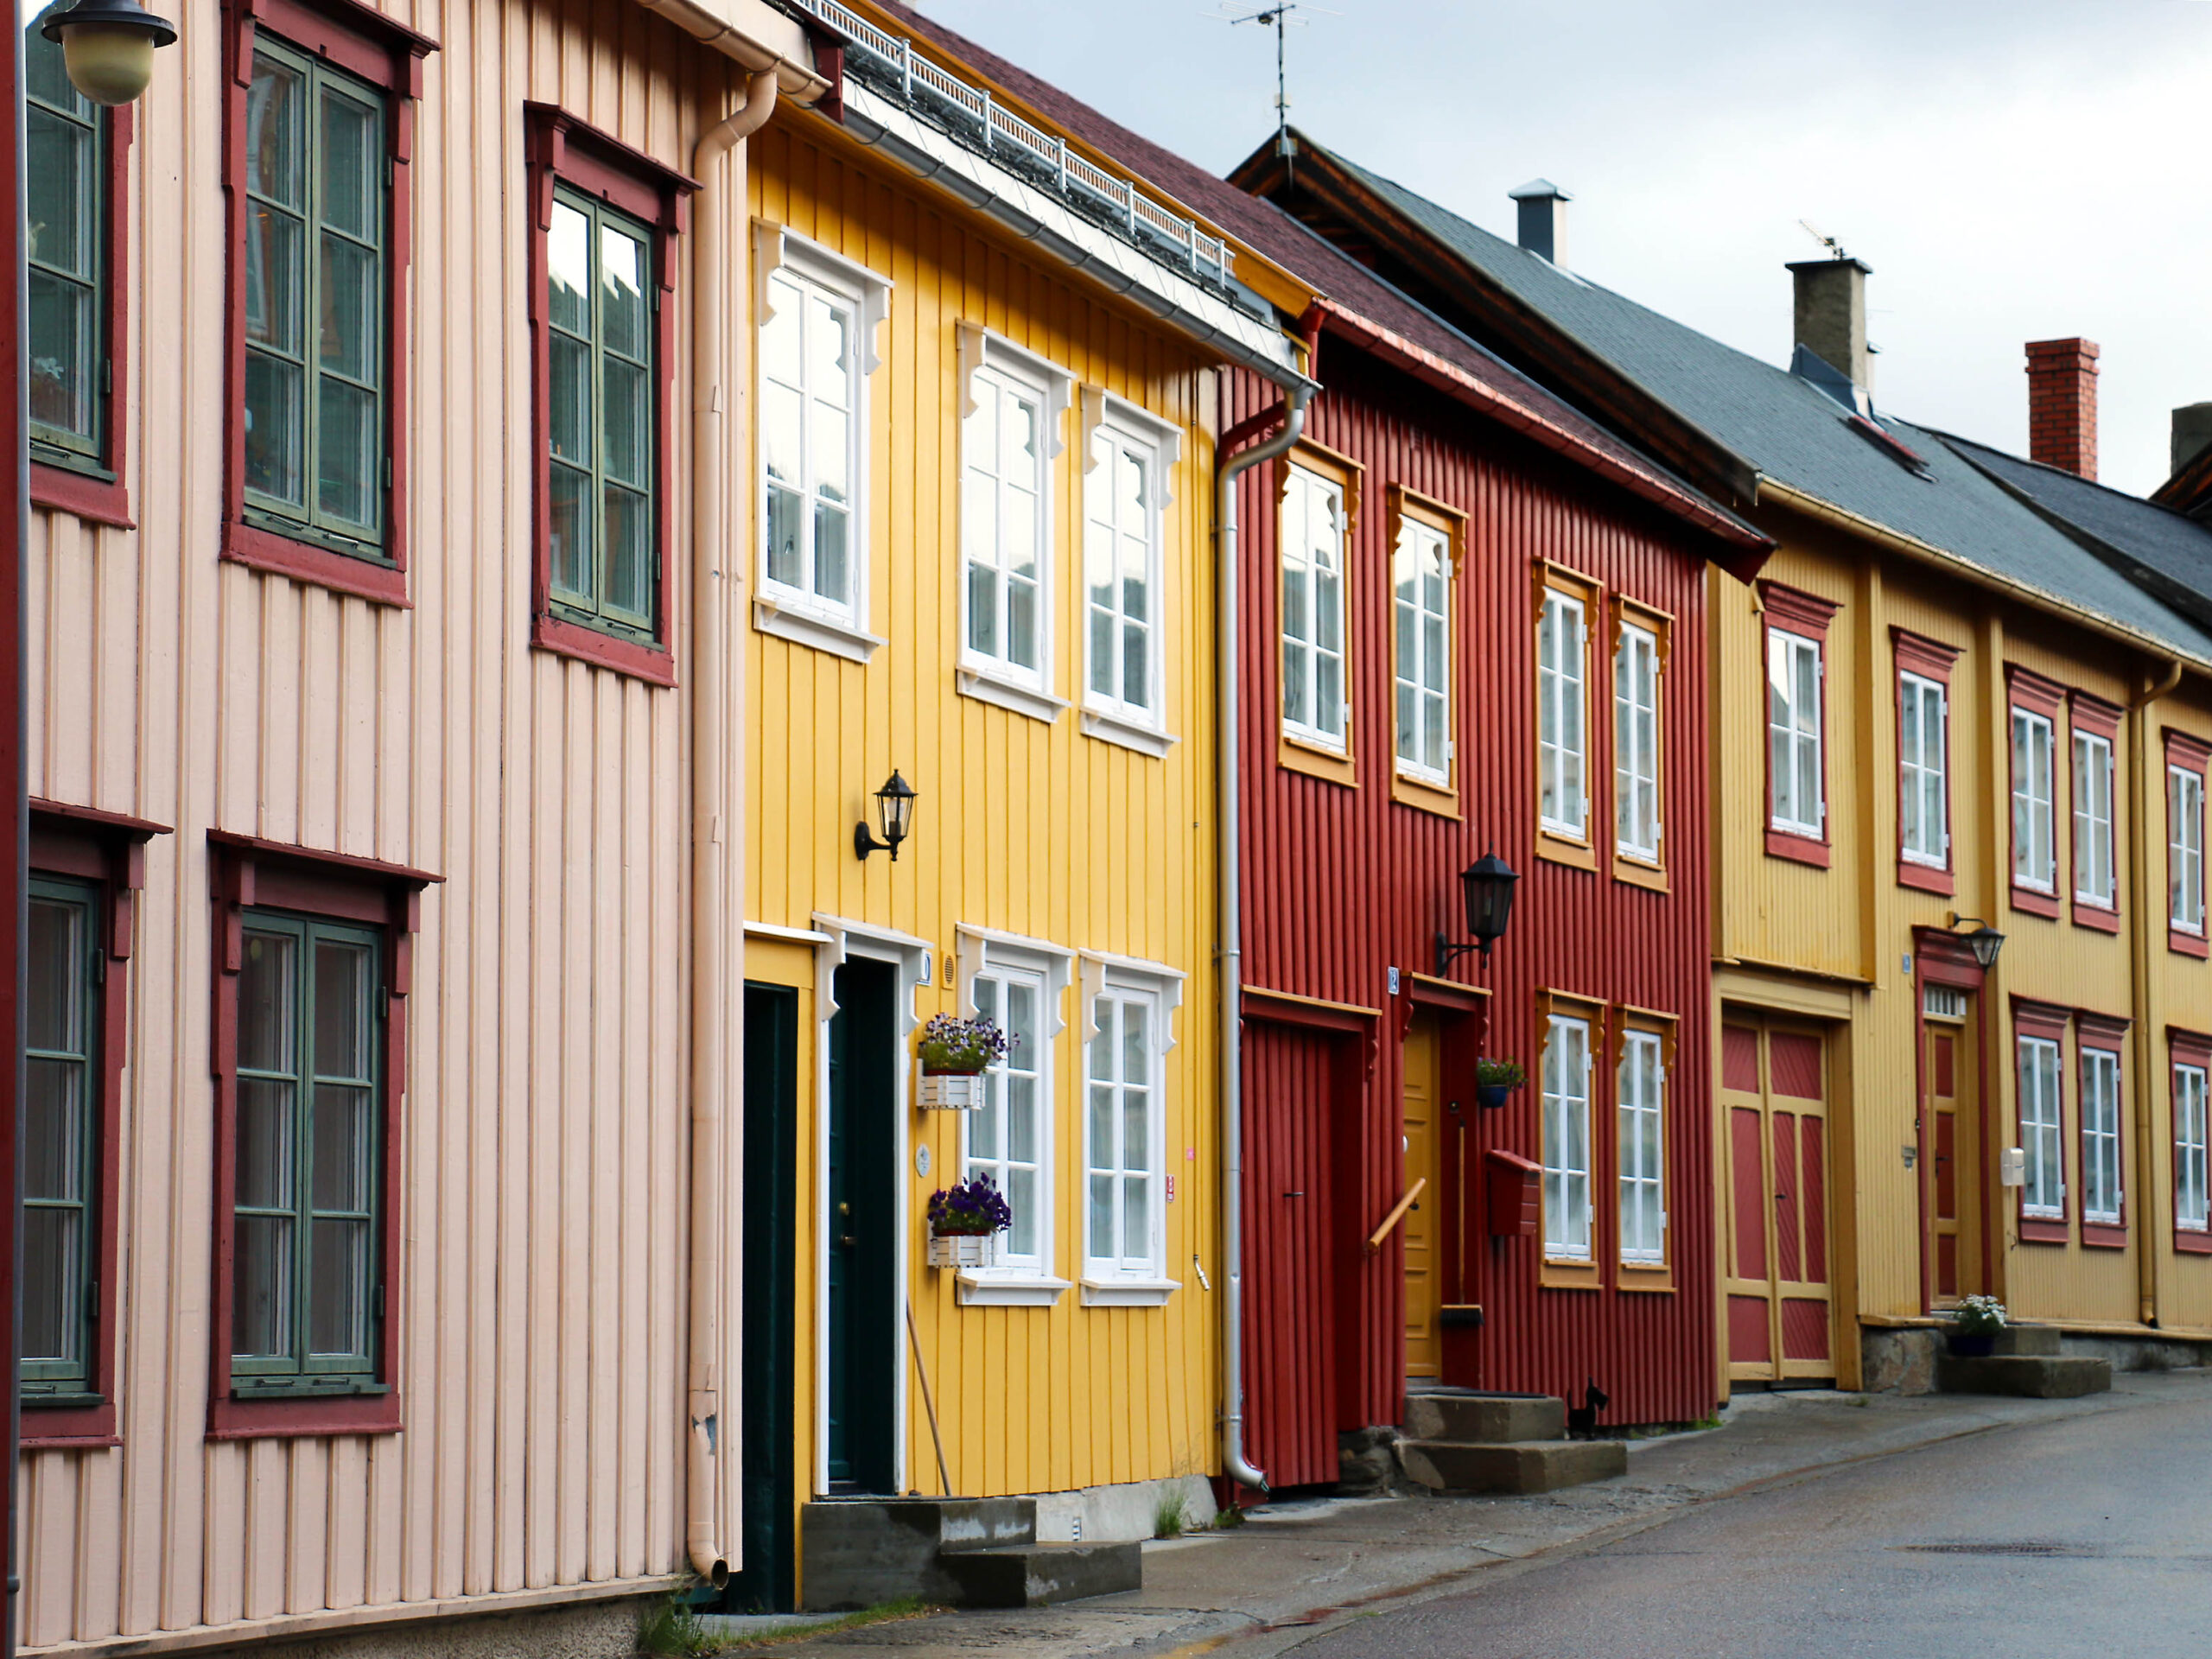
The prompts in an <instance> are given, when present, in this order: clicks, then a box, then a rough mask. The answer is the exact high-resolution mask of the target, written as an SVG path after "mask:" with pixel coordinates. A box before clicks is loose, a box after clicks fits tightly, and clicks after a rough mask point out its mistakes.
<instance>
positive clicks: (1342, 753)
mask: <svg viewBox="0 0 2212 1659" xmlns="http://www.w3.org/2000/svg"><path fill="white" fill-rule="evenodd" d="M1282 734H1283V735H1284V736H1285V737H1287V738H1288V739H1289V740H1290V741H1292V742H1294V743H1296V744H1300V745H1301V746H1303V747H1306V748H1309V749H1319V751H1320V752H1321V753H1323V754H1326V755H1333V756H1334V757H1335V758H1336V759H1338V760H1346V759H1348V758H1350V755H1351V743H1350V742H1349V741H1346V740H1345V738H1344V734H1341V733H1338V734H1330V733H1328V732H1317V731H1315V730H1313V728H1311V727H1307V726H1299V725H1294V724H1293V723H1292V722H1291V721H1287V720H1286V721H1283V723H1282Z"/></svg>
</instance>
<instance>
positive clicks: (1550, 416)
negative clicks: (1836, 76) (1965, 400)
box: [868, 0, 1771, 550]
mask: <svg viewBox="0 0 2212 1659" xmlns="http://www.w3.org/2000/svg"><path fill="white" fill-rule="evenodd" d="M868 4H870V5H872V6H873V7H874V10H877V11H880V13H882V14H883V16H885V17H887V19H890V20H892V21H893V22H895V23H896V24H897V25H898V26H899V28H901V29H910V30H912V32H913V34H914V35H915V36H916V37H917V38H918V39H920V40H925V41H931V42H933V43H935V44H936V45H938V47H940V48H943V49H944V51H945V52H947V53H949V54H951V55H952V56H954V57H957V58H958V59H960V60H963V62H965V63H966V64H967V65H968V66H969V67H971V68H973V69H975V70H977V71H979V72H980V73H982V74H984V75H986V76H988V78H989V79H992V80H994V81H995V82H997V83H998V85H999V86H1000V87H1001V89H1002V90H1003V91H1005V92H1008V93H1011V94H1012V95H1013V96H1014V98H1016V99H1019V100H1020V101H1021V102H1023V103H1025V104H1027V105H1029V107H1030V108H1031V109H1032V110H1033V111H1035V112H1036V113H1037V114H1038V115H1039V116H1040V117H1042V118H1045V119H1046V121H1048V122H1050V123H1052V124H1053V125H1055V126H1057V127H1058V128H1059V129H1060V130H1062V131H1064V132H1065V133H1067V134H1068V135H1070V136H1071V137H1073V138H1075V139H1076V140H1077V141H1078V142H1080V143H1084V144H1086V145H1088V146H1090V148H1091V149H1095V150H1096V151H1098V152H1099V153H1100V154H1101V155H1103V156H1107V157H1109V158H1110V159H1112V160H1113V161H1114V162H1116V163H1117V164H1119V165H1120V166H1122V167H1123V168H1127V169H1128V171H1130V172H1131V173H1133V174H1135V175H1136V176H1138V177H1139V178H1141V179H1143V180H1145V181H1147V183H1149V184H1151V185H1152V186H1154V188H1158V189H1160V190H1162V191H1164V192H1166V194H1168V195H1170V196H1172V197H1173V199H1174V200H1176V202H1177V203H1178V204H1179V206H1181V207H1183V208H1184V209H1185V211H1187V212H1190V213H1195V214H1197V215H1198V216H1199V217H1200V218H1201V219H1206V220H1209V221H1211V223H1212V224H1213V226H1215V227H1216V228H1217V229H1218V230H1221V231H1223V232H1226V233H1227V234H1228V235H1229V236H1230V237H1232V238H1235V239H1236V241H1238V242H1241V243H1243V245H1245V246H1247V247H1249V248H1250V249H1252V250H1253V251H1255V252H1257V253H1258V254H1260V255H1261V256H1262V257H1264V258H1266V259H1268V260H1269V261H1271V262H1273V263H1274V264H1277V265H1279V266H1281V268H1282V269H1283V270H1286V271H1287V272H1289V273H1291V274H1292V275H1294V276H1295V277H1298V278H1299V279H1300V281H1301V282H1304V283H1307V284H1308V285H1309V286H1310V287H1311V288H1312V289H1313V290H1315V291H1318V292H1319V293H1320V294H1322V295H1324V296H1326V299H1327V301H1328V302H1329V306H1330V308H1332V309H1335V310H1338V311H1342V312H1349V313H1351V314H1352V315H1356V316H1357V317H1360V318H1363V319H1365V320H1366V321H1370V322H1371V323H1374V324H1376V325H1377V326H1378V327H1380V328H1381V329H1382V330H1383V331H1385V332H1386V333H1387V334H1389V335H1391V336H1395V338H1396V339H1397V340H1402V341H1405V342H1408V343H1410V344H1411V345H1412V346H1415V347H1417V348H1418V349H1419V351H1420V352H1421V353H1427V354H1428V355H1429V356H1431V357H1433V358H1435V359H1439V360H1440V362H1442V363H1445V364H1447V365H1450V367H1451V369H1452V370H1453V371H1456V372H1457V373H1458V375H1459V376H1460V377H1464V379H1465V383H1466V384H1465V390H1466V391H1469V392H1471V393H1474V394H1476V395H1477V398H1478V399H1479V400H1480V401H1483V402H1486V403H1488V404H1491V413H1492V414H1493V415H1494V416H1497V417H1498V418H1500V419H1502V420H1503V421H1504V422H1505V423H1506V424H1508V425H1511V426H1515V427H1517V428H1519V429H1522V430H1523V431H1528V430H1529V429H1530V426H1531V424H1532V423H1533V424H1534V425H1535V426H1537V427H1540V428H1541V429H1544V430H1545V431H1546V432H1548V433H1549V434H1552V435H1556V436H1557V437H1559V438H1560V439H1562V440H1563V442H1554V443H1553V444H1552V445H1551V446H1550V447H1552V448H1554V449H1559V450H1562V451H1563V452H1565V453H1567V454H1568V455H1569V457H1570V459H1573V460H1576V461H1579V462H1580V464H1582V465H1584V466H1585V467H1590V468H1591V469H1592V470H1595V471H1598V472H1599V473H1601V474H1607V475H1609V476H1611V477H1612V478H1613V480H1614V481H1616V482H1618V483H1621V484H1623V485H1624V486H1627V487H1630V488H1631V489H1633V490H1635V491H1636V493H1639V494H1642V495H1644V496H1645V497H1647V499H1654V500H1655V501H1656V502H1657V504H1658V505H1661V506H1662V507H1663V508H1664V509H1666V510H1667V511H1669V512H1672V513H1674V514H1675V516H1677V517H1680V518H1688V519H1689V520H1691V521H1692V522H1693V523H1694V524H1698V525H1699V526H1700V528H1702V529H1704V530H1706V531H1708V532H1711V533H1714V534H1717V535H1719V536H1720V537H1723V538H1724V539H1726V540H1727V541H1730V542H1732V543H1736V544H1737V545H1738V547H1756V548H1758V549H1762V550H1764V548H1766V547H1768V546H1770V544H1771V543H1770V540H1769V538H1768V537H1766V536H1765V535H1764V532H1762V531H1758V530H1756V529H1754V528H1753V527H1751V525H1750V524H1746V523H1745V522H1744V521H1743V520H1742V519H1740V518H1737V517H1736V516H1735V515H1734V514H1732V513H1731V512H1729V511H1728V510H1727V509H1726V507H1724V506H1722V505H1720V504H1719V503H1718V502H1715V501H1713V499H1710V498H1709V497H1707V496H1706V495H1704V494H1703V493H1700V492H1699V491H1698V490H1696V489H1695V488H1694V486H1691V485H1689V484H1688V483H1686V482H1684V481H1683V480H1681V479H1680V478H1679V477H1677V476H1675V474H1673V473H1671V472H1669V471H1668V469H1667V468H1666V467H1662V465H1660V464H1659V463H1658V462H1657V461H1653V460H1652V459H1651V458H1650V457H1649V456H1648V455H1646V454H1643V452H1642V451H1640V450H1638V449H1637V448H1634V447H1633V446H1632V445H1630V444H1627V443H1624V442H1622V441H1621V440H1620V439H1619V438H1618V437H1617V436H1615V435H1613V434H1612V433H1611V432H1609V431H1607V430H1606V429H1605V428H1604V427H1602V426H1600V425H1599V423H1596V422H1595V421H1592V420H1591V419H1590V418H1589V417H1588V416H1586V415H1584V414H1583V413H1582V412H1581V411H1580V410H1577V409H1575V408H1574V407H1573V406H1572V405H1571V404H1568V403H1567V402H1566V401H1564V400H1563V399H1561V398H1560V397H1559V396H1558V395H1557V394H1555V393H1554V392H1552V391H1548V390H1546V389H1545V388H1544V387H1543V386H1541V385H1539V384H1538V383H1537V382H1535V381H1534V380H1532V379H1530V378H1529V377H1528V376H1526V375H1524V374H1522V372H1520V371H1519V370H1517V369H1515V368H1514V367H1512V366H1511V365H1509V364H1508V363H1506V362H1505V361H1504V360H1503V359H1502V358H1499V357H1498V356H1497V355H1496V354H1495V353H1492V352H1491V351H1489V350H1487V349H1486V348H1484V346H1480V345H1478V344H1477V343H1476V342H1475V341H1474V340H1471V339H1469V338H1468V337H1467V336H1466V335H1465V334H1461V333H1460V332H1459V331H1458V330H1457V329H1455V328H1453V327H1452V326H1451V325H1450V324H1448V323H1446V321H1443V320H1442V319H1441V318H1440V317H1438V316H1437V315H1435V314H1433V312H1431V311H1428V310H1427V309H1425V308H1423V307H1421V305H1419V304H1418V303H1416V302H1414V301H1413V300H1412V299H1410V298H1408V296H1405V295H1403V294H1402V293H1400V292H1399V290H1398V289H1395V288H1393V287H1392V286H1391V285H1390V284H1389V283H1387V282H1384V281H1383V279H1381V278H1380V277H1377V276H1376V274H1375V273H1374V272H1372V271H1370V270H1368V269H1367V268H1366V267H1365V266H1363V265H1362V264H1359V263H1358V262H1357V261H1356V260H1353V259H1351V258H1350V257H1347V256H1346V255H1345V254H1344V253H1343V252H1342V251H1339V250H1338V248H1336V247H1335V246H1334V245H1332V244H1331V243H1330V242H1328V241H1327V240H1325V238H1321V237H1319V236H1317V235H1315V234H1314V233H1313V232H1312V231H1310V230H1308V229H1307V228H1306V226H1304V225H1302V224H1300V222H1299V221H1298V220H1297V219H1294V217H1292V216H1291V215H1290V214H1288V213H1285V212H1284V211H1283V210H1282V209H1281V208H1280V207H1276V206H1275V204H1274V203H1273V202H1271V201H1267V200H1262V199H1261V198H1259V197H1256V196H1253V195H1249V194H1246V193H1245V192H1244V191H1243V190H1240V189H1238V188H1236V186H1235V185H1233V184H1231V183H1230V182H1229V181H1227V180H1226V179H1223V178H1220V177H1217V176H1216V175H1213V174H1211V173H1209V172H1207V171H1206V170H1205V168H1201V167H1198V166H1197V165H1196V164H1194V163H1192V162H1187V161H1185V160H1184V159H1183V157H1181V156H1178V155H1176V154H1175V153H1174V152H1173V150H1169V149H1163V148H1161V147H1160V145H1158V144H1156V143H1153V142H1152V141H1151V140H1150V139H1148V138H1146V137H1142V136H1141V135H1140V134H1137V133H1135V132H1132V131H1130V130H1128V128H1127V127H1124V126H1122V125H1121V124H1119V123H1117V122H1116V121H1113V120H1111V119H1109V118H1108V117H1106V116H1105V115H1103V114H1102V113H1100V112H1099V111H1096V110H1095V109H1093V108H1091V107H1090V105H1087V104H1085V103H1084V102H1082V101H1081V100H1080V99H1077V98H1074V97H1072V96H1071V95H1070V94H1069V93H1068V92H1066V91H1065V89H1063V88H1061V87H1058V86H1053V85H1052V83H1051V82H1049V81H1046V80H1042V79H1039V78H1038V77H1037V76H1035V75H1033V74H1031V73H1029V72H1028V71H1027V70H1026V69H1023V68H1021V67H1020V66H1019V65H1016V64H1014V63H1009V62H1008V61H1007V60H1005V59H1004V58H1001V57H999V56H998V55H997V54H995V53H993V52H991V51H989V50H988V48H984V47H982V46H979V45H977V44H976V42H975V41H971V40H969V39H968V38H967V37H966V36H964V35H960V34H958V33H957V32H955V31H954V30H952V29H947V28H945V27H944V25H942V24H940V23H938V22H932V21H931V19H929V18H927V17H925V16H922V15H921V14H920V13H918V12H917V11H915V10H913V9H912V7H910V6H907V5H904V4H901V3H899V0H868ZM1322 372H1323V374H1324V375H1325V373H1326V367H1325V359H1324V367H1323V371H1322ZM1484 394H1487V396H1486V397H1484ZM1516 414H1518V415H1520V416H1525V417H1526V418H1521V419H1516V418H1515V416H1516ZM1538 435H1539V436H1540V441H1541V436H1542V434H1541V433H1540V434H1538Z"/></svg>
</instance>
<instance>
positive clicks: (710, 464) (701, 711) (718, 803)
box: [683, 69, 776, 1590]
mask: <svg viewBox="0 0 2212 1659" xmlns="http://www.w3.org/2000/svg"><path fill="white" fill-rule="evenodd" d="M775 107H776V75H775V72H774V71H773V70H772V69H764V70H762V71H760V72H759V73H756V74H754V75H753V77H752V78H751V79H750V80H749V81H748V82H747V85H746V89H745V102H744V103H742V104H741V105H739V106H738V107H737V108H736V109H734V110H733V111H731V112H730V113H729V114H728V115H726V116H724V117H723V118H721V121H719V122H718V123H716V124H715V125H714V126H713V127H712V128H710V129H709V130H708V131H707V132H706V133H705V134H704V135H703V136H702V137H701V138H700V140H699V147H698V149H696V151H695V152H694V153H693V156H692V161H691V176H692V177H693V178H695V179H700V180H704V179H705V178H706V176H707V169H708V168H709V167H711V166H712V165H713V164H714V163H715V162H718V161H720V160H721V158H722V157H723V156H726V155H728V153H729V152H730V151H731V150H732V149H734V148H735V147H736V146H737V145H738V144H739V143H742V142H743V141H744V140H745V139H746V138H747V137H749V136H750V135H751V134H752V133H753V132H754V131H755V130H758V129H759V127H760V124H761V123H763V122H764V121H766V119H767V118H768V117H769V115H770V113H771V112H772V111H773V110H774V109H775ZM731 173H732V175H733V176H732V179H731V182H730V187H729V188H730V191H731V194H733V195H734V196H736V197H737V198H738V200H740V201H741V202H742V200H743V192H744V177H745V175H744V170H743V167H742V164H739V165H737V166H734V167H733V168H731ZM718 200H720V197H719V196H718V195H717V194H716V193H715V191H713V190H711V189H702V190H701V191H700V192H699V193H698V195H697V197H696V200H695V201H694V203H693V207H692V234H693V237H694V238H695V239H694V241H693V243H692V248H693V252H692V256H691V321H692V338H691V353H692V356H691V462H692V465H691V472H692V483H691V626H692V635H691V640H692V644H691V1329H690V1338H691V1353H690V1401H689V1405H690V1419H691V1438H690V1463H689V1467H688V1471H687V1473H688V1478H687V1479H686V1482H685V1489H686V1490H685V1500H684V1527H683V1541H684V1550H685V1554H687V1555H688V1556H689V1557H690V1562H691V1570H692V1571H693V1572H694V1573H697V1574H698V1575H699V1577H700V1578H701V1579H702V1580H705V1581H706V1582H707V1583H708V1584H709V1585H711V1586H714V1588H715V1589H717V1590H719V1589H721V1588H722V1586H725V1585H727V1584H728V1582H729V1561H728V1558H727V1557H726V1556H725V1555H724V1554H723V1553H722V1551H721V1549H719V1548H716V1547H715V1532H716V1530H717V1529H716V1525H715V1512H716V1510H717V1508H718V1507H719V1503H718V1497H719V1494H718V1493H717V1491H716V1484H717V1471H718V1469H719V1461H718V1453H719V1450H720V1446H719V1442H720V1440H721V1339H722V1338H721V1296H722V1251H721V1242H722V1231H723V1224H724V1208H725V1206H724V1205H723V1203H722V1195H723V1181H722V1169H721V1166H722V1078H723V1072H724V1070H725V1068H726V1066H727V1064H728V1052H729V1029H728V1027H729V1011H728V1007H726V1006H725V1002H726V1000H727V999H726V994H725V991H724V986H725V984H726V982H727V977H726V976H725V974H724V971H723V969H724V961H723V958H724V957H725V955H726V952H727V936H728V925H727V917H728V904H727V902H726V900H725V897H724V891H723V877H724V874H725V852H724V849H725V848H726V847H727V846H728V834H729V833H730V831H729V829H728V827H727V826H726V823H725V818H724V800H723V794H724V787H725V782H726V779H725V767H724V765H723V762H724V759H725V757H724V754H723V752H722V751H723V743H724V735H723V734H724V730H725V721H724V720H723V715H724V712H725V710H726V709H727V706H728V690H729V641H728V588H727V587H726V586H725V583H724V577H725V575H726V573H725V571H724V570H723V569H722V559H721V555H722V551H723V547H724V532H725V531H726V530H727V528H728V514H727V512H726V510H725V507H724V503H723V496H724V494H725V493H726V486H727V484H728V473H727V468H726V467H725V465H724V462H725V459H726V458H725V456H724V454H723V448H724V442H725V439H724V433H725V431H726V429H727V423H728V404H729V395H730V388H729V386H728V385H727V384H726V383H725V382H724V380H723V378H722V374H721V369H722V313H723V309H724V304H725V300H726V297H727V295H726V290H727V289H728V282H727V281H726V275H727V273H726V272H725V270H724V269H723V263H722V257H721V236H722V230H721V214H720V213H716V212H715V204H716V202H717V201H718Z"/></svg>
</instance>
